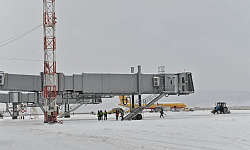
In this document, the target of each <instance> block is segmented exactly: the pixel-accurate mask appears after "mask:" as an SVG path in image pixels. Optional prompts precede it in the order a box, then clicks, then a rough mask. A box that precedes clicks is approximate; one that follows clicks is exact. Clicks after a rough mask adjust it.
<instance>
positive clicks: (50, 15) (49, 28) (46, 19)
mask: <svg viewBox="0 0 250 150" xmlns="http://www.w3.org/2000/svg"><path fill="white" fill-rule="evenodd" d="M43 30H44V31H43V32H44V72H43V73H44V76H43V86H44V87H43V91H44V106H45V113H44V123H53V122H57V106H56V96H57V94H56V89H57V88H56V52H55V51H56V16H55V0H43Z"/></svg>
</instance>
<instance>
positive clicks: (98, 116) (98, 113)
mask: <svg viewBox="0 0 250 150" xmlns="http://www.w3.org/2000/svg"><path fill="white" fill-rule="evenodd" d="M97 118H98V121H99V120H100V111H99V110H98V112H97Z"/></svg>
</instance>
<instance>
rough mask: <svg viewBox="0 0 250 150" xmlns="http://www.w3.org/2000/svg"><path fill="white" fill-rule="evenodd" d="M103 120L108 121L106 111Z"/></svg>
mask: <svg viewBox="0 0 250 150" xmlns="http://www.w3.org/2000/svg"><path fill="white" fill-rule="evenodd" d="M103 114H104V120H108V117H107V115H108V113H107V112H106V110H105V111H104V113H103Z"/></svg>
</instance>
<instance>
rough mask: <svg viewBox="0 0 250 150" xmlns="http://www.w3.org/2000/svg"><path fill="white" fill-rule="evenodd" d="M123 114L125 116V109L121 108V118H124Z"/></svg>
mask: <svg viewBox="0 0 250 150" xmlns="http://www.w3.org/2000/svg"><path fill="white" fill-rule="evenodd" d="M123 116H124V111H123V110H122V109H121V118H122V119H121V120H123Z"/></svg>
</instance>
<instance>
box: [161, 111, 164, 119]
mask: <svg viewBox="0 0 250 150" xmlns="http://www.w3.org/2000/svg"><path fill="white" fill-rule="evenodd" d="M163 114H164V112H163V109H161V110H160V118H161V117H162V118H164V116H163Z"/></svg>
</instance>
